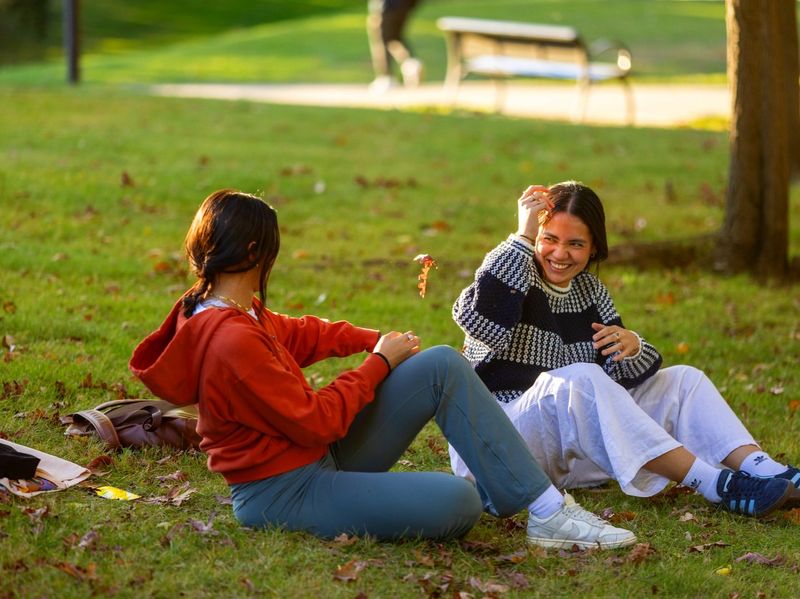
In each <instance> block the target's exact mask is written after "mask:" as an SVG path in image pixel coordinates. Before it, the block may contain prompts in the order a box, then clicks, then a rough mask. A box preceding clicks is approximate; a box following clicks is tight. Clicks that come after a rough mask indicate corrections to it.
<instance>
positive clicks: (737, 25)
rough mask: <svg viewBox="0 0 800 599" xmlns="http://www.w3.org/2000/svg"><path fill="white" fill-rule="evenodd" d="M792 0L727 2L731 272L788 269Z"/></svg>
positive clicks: (794, 107)
mask: <svg viewBox="0 0 800 599" xmlns="http://www.w3.org/2000/svg"><path fill="white" fill-rule="evenodd" d="M795 4H796V3H795V1H794V0H770V1H768V2H753V1H752V0H728V2H727V28H728V79H729V81H730V83H731V86H732V92H733V111H732V120H731V134H730V142H731V160H730V172H729V177H728V193H727V206H726V213H725V222H724V224H723V229H722V239H721V244H720V247H721V250H722V252H723V254H722V255H721V256H720V257H721V260H722V263H723V265H724V267H725V268H726V269H727V270H728V271H732V272H738V271H743V270H750V271H753V272H755V273H757V274H759V275H760V276H763V277H783V276H785V275H786V273H787V272H788V243H789V234H788V231H789V227H788V218H789V174H790V155H789V152H790V140H791V139H792V138H793V137H795V136H796V134H797V132H796V131H795V133H794V134H790V128H792V127H796V126H797V123H798V120H800V115H798V110H800V108H798V100H797V97H798V90H797V87H798V75H799V74H798V66H797V52H798V47H797V33H796V31H797V18H796V13H795V10H796V6H795ZM787 21H788V22H789V23H790V26H791V27H792V29H793V30H794V35H789V36H787V35H786V31H787V23H786V22H787ZM790 57H792V58H790ZM790 90H792V91H791V92H790ZM787 92H789V93H787Z"/></svg>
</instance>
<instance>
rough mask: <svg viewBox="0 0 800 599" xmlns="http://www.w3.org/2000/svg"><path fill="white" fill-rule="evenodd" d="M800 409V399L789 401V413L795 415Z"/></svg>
mask: <svg viewBox="0 0 800 599" xmlns="http://www.w3.org/2000/svg"><path fill="white" fill-rule="evenodd" d="M798 409H800V399H792V400H791V401H789V413H790V414H791V415H792V416H794V413H795V412H797V410H798Z"/></svg>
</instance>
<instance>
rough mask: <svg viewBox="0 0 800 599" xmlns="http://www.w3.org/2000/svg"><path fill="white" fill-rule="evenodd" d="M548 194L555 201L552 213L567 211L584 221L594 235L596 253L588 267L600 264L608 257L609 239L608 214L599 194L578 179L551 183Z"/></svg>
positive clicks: (593, 241) (593, 242)
mask: <svg viewBox="0 0 800 599" xmlns="http://www.w3.org/2000/svg"><path fill="white" fill-rule="evenodd" d="M548 196H549V197H550V199H551V200H552V201H553V209H552V210H551V211H550V213H551V215H552V214H556V213H558V212H566V213H567V214H572V215H573V216H577V217H578V218H579V219H581V220H582V221H583V223H584V224H585V225H586V227H587V228H588V229H589V233H591V235H592V245H593V247H594V254H593V255H592V257H591V258H590V259H589V264H587V268H588V267H589V266H591V265H595V266H596V265H598V264H600V262H602V261H603V260H605V259H606V258H608V239H607V237H606V214H605V211H604V210H603V204H602V202H601V201H600V198H599V197H597V194H596V193H595V192H594V191H592V190H591V189H590V188H588V187H586V186H585V185H583V184H582V183H578V182H577V181H563V182H562V183H556V184H555V185H551V186H550V188H549V189H548Z"/></svg>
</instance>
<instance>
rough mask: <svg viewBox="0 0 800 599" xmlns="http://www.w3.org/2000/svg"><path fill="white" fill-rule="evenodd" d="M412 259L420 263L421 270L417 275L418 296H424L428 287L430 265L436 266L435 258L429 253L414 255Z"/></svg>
mask: <svg viewBox="0 0 800 599" xmlns="http://www.w3.org/2000/svg"><path fill="white" fill-rule="evenodd" d="M414 261H415V262H419V263H420V264H421V265H422V271H421V272H420V273H419V275H417V281H418V283H417V289H419V296H420V297H425V291H426V290H427V288H428V272H429V271H430V269H431V267H433V268H437V266H436V260H434V259H433V258H432V257H431V255H430V254H418V255H417V256H415V257H414Z"/></svg>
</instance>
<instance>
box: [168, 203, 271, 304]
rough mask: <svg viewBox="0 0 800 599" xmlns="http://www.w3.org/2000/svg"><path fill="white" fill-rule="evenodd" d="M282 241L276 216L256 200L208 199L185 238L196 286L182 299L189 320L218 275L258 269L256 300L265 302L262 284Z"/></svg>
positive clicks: (266, 278)
mask: <svg viewBox="0 0 800 599" xmlns="http://www.w3.org/2000/svg"><path fill="white" fill-rule="evenodd" d="M280 245H281V237H280V231H279V229H278V215H277V213H276V212H275V210H274V209H273V208H272V206H270V205H269V204H267V203H266V202H264V201H263V200H262V199H261V198H258V197H256V196H254V195H250V194H248V193H243V192H241V191H236V190H234V189H220V190H219V191H215V192H214V193H212V194H211V195H209V196H208V197H207V198H206V199H205V200H203V203H202V204H201V205H200V208H199V209H198V210H197V214H195V217H194V220H193V221H192V225H191V226H190V227H189V231H188V233H187V234H186V241H185V248H186V256H187V257H188V258H189V267H190V268H191V270H192V272H193V273H194V274H195V276H196V277H197V281H196V282H195V284H194V285H193V286H192V288H191V289H190V290H189V291H188V292H187V293H186V295H185V296H184V298H183V313H184V315H185V316H186V317H187V318H188V317H189V316H191V315H192V314H193V313H194V310H195V307H196V306H197V302H198V301H200V300H201V299H202V298H203V296H204V295H205V294H206V293H207V292H208V291H209V290H210V289H211V286H212V285H213V284H214V282H215V281H216V279H217V277H218V276H219V275H220V273H235V272H245V271H248V270H250V269H251V268H253V267H255V266H259V267H260V270H259V281H260V282H259V291H258V293H259V297H260V298H261V302H262V305H263V304H264V302H265V299H266V296H267V280H268V279H269V274H270V271H271V270H272V265H273V264H274V263H275V259H276V258H277V257H278V251H279V250H280Z"/></svg>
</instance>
